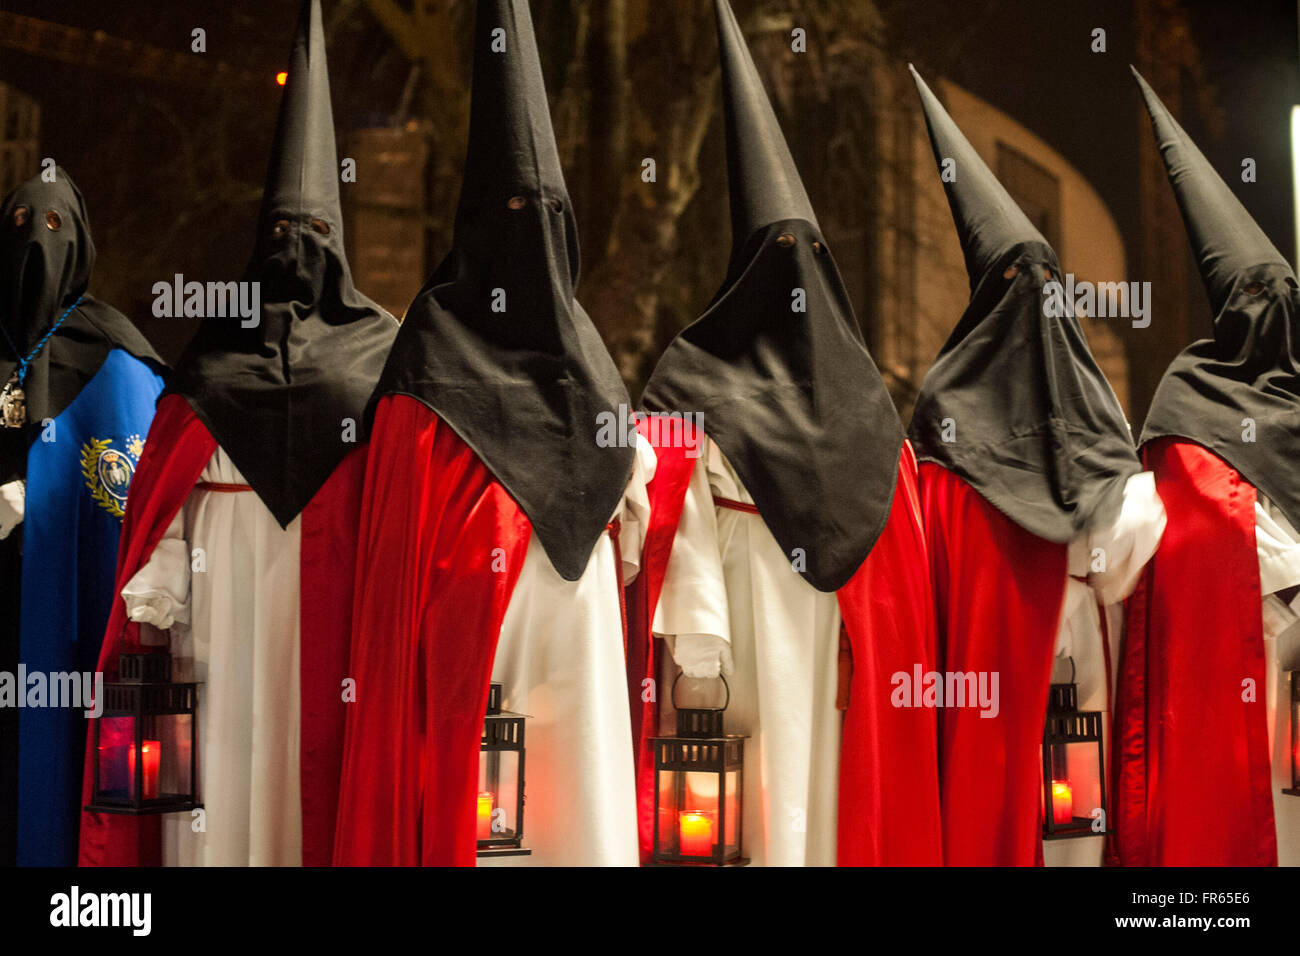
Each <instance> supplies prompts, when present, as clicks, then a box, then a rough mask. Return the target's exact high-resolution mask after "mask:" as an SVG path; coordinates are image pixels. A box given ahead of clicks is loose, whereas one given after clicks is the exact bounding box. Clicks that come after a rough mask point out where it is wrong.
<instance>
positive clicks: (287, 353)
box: [167, 0, 397, 527]
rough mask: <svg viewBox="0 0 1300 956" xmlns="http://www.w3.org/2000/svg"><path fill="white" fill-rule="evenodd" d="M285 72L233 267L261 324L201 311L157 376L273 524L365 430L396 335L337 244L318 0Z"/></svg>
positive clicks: (304, 14)
mask: <svg viewBox="0 0 1300 956" xmlns="http://www.w3.org/2000/svg"><path fill="white" fill-rule="evenodd" d="M288 73H289V76H288V80H287V82H286V83H285V88H284V98H283V100H282V101H281V103H280V116H279V123H278V126H277V128H276V133H275V142H274V144H273V146H272V148H271V160H270V164H269V168H268V170H267V178H266V188H265V191H264V193H263V196H262V208H261V212H260V214H259V216H258V234H257V241H256V247H255V251H254V254H253V258H252V261H251V262H250V263H249V266H248V269H247V270H246V271H245V273H244V281H246V282H250V281H251V282H260V283H261V316H260V322H259V323H258V324H257V325H256V326H253V327H250V328H243V327H242V324H241V323H242V320H241V319H240V318H239V317H238V316H237V315H236V316H234V317H225V318H220V317H213V316H209V317H207V318H206V319H205V320H204V322H203V324H202V325H201V326H200V328H199V331H198V332H197V334H196V335H195V336H194V339H193V340H192V341H191V342H190V344H189V346H188V347H187V348H186V350H185V353H184V355H182V357H181V360H180V362H179V363H178V364H177V368H176V371H175V373H174V374H173V375H172V378H171V381H170V382H169V383H168V387H167V392H168V393H175V394H178V395H183V396H185V398H186V400H188V402H189V403H190V406H191V407H192V408H193V409H194V413H195V414H196V415H197V416H198V417H199V419H200V420H201V421H202V422H203V424H204V425H206V426H207V428H208V430H209V431H210V432H212V435H213V437H214V438H216V440H217V442H218V444H220V445H221V447H222V448H223V449H225V451H226V453H227V454H228V455H230V458H231V460H232V461H233V462H234V463H235V466H236V467H237V468H238V469H239V470H240V472H241V473H242V474H243V475H244V478H245V479H246V480H247V481H248V483H249V485H250V486H251V487H252V488H253V490H254V491H255V492H256V493H257V495H258V497H259V498H261V500H262V502H263V503H264V504H265V505H266V507H267V508H268V509H269V510H270V512H271V514H272V515H274V516H275V519H276V521H278V522H279V523H280V525H281V526H282V527H283V526H287V525H288V524H289V522H291V521H292V520H293V519H294V518H295V517H296V516H297V515H298V513H299V512H300V511H302V509H303V508H304V507H305V506H306V505H307V503H308V502H309V501H310V500H311V499H312V497H313V496H314V495H315V494H316V492H317V491H319V490H320V488H321V486H322V485H323V484H324V483H325V481H326V479H328V478H329V476H330V474H331V473H332V472H333V471H334V469H335V468H336V467H337V466H338V464H339V462H340V461H342V460H343V458H344V456H345V455H347V453H348V452H349V451H351V450H352V449H353V448H356V447H357V442H360V441H362V440H364V435H363V434H362V427H363V424H364V423H363V417H364V412H365V406H366V401H367V400H368V399H369V397H370V393H371V390H372V389H373V388H374V386H375V382H376V381H377V380H378V378H379V373H380V371H381V369H382V368H383V364H384V360H385V358H386V357H387V355H388V350H389V348H390V347H391V345H392V342H393V338H394V336H395V335H396V334H397V320H396V319H394V318H393V317H392V316H391V315H389V314H388V313H387V312H385V311H384V310H383V309H382V308H380V307H379V306H378V305H376V304H375V303H374V302H372V301H370V299H368V298H366V297H365V296H364V295H362V294H361V293H360V292H358V291H357V290H356V288H355V287H354V286H353V284H352V273H351V270H350V269H349V267H348V261H347V256H346V254H345V252H344V247H343V217H342V210H341V206H340V203H339V165H338V157H337V154H336V152H335V147H334V117H333V111H332V110H331V107H330V92H329V70H328V67H327V65H326V61H325V35H324V31H323V29H322V26H321V10H320V2H319V0H304V3H303V4H302V7H301V10H300V13H299V19H298V29H297V36H296V38H295V40H294V45H293V51H292V54H291V56H290V61H289V70H288ZM345 420H351V421H352V422H353V423H354V425H353V428H352V430H351V432H346V431H345ZM347 438H351V439H353V440H352V441H349V440H346V439H347Z"/></svg>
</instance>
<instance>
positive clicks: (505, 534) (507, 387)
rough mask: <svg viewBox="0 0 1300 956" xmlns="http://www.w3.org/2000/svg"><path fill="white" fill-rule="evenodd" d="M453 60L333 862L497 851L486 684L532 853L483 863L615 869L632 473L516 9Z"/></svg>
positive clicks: (399, 354) (507, 814) (636, 547)
mask: <svg viewBox="0 0 1300 956" xmlns="http://www.w3.org/2000/svg"><path fill="white" fill-rule="evenodd" d="M473 42H474V78H473V100H472V106H471V111H470V129H469V147H468V151H467V156H466V165H465V178H464V183H463V185H462V187H461V198H460V205H459V208H458V209H457V214H456V227H455V239H454V242H453V244H452V249H451V251H450V252H449V253H448V255H447V258H446V259H445V260H444V261H443V263H442V264H441V265H440V266H439V267H438V269H437V271H435V272H434V274H433V276H432V277H431V278H430V279H429V281H428V282H427V283H426V285H425V287H424V288H423V289H422V290H421V291H420V293H419V294H418V295H417V296H416V298H415V301H414V302H412V303H411V307H410V309H409V310H408V311H407V314H406V319H405V321H404V322H403V325H402V331H401V333H400V334H399V335H398V339H397V342H396V344H395V345H394V347H393V351H392V355H391V356H390V357H389V360H388V364H387V366H386V367H385V369H384V374H383V376H382V378H381V380H380V384H379V386H378V388H377V389H376V391H375V404H374V412H373V415H374V428H373V433H372V434H373V439H372V440H373V453H372V458H371V462H370V465H369V469H368V472H367V476H366V492H365V503H364V506H363V517H362V532H361V551H360V560H359V576H358V579H357V612H356V618H355V627H354V629H355V632H356V638H355V643H354V650H353V658H352V671H351V673H352V675H353V676H354V677H355V678H356V680H357V695H358V696H357V703H356V704H355V705H354V706H353V707H352V708H351V709H350V713H349V722H348V742H347V755H346V760H345V765H344V771H343V794H342V803H341V805H340V812H339V845H338V853H337V855H336V862H339V863H345V864H425V865H448V864H451V865H467V866H472V865H474V863H475V860H476V854H478V844H477V840H478V836H477V834H478V833H479V831H478V823H477V814H478V813H479V812H480V810H483V812H484V813H485V816H484V820H486V819H487V816H486V814H487V812H489V811H490V814H491V818H492V821H493V827H494V829H493V830H492V831H491V832H492V833H498V834H499V833H502V832H510V833H517V832H518V829H519V825H520V822H521V821H519V820H517V819H515V813H516V804H515V803H514V802H513V801H512V800H511V799H509V797H508V795H507V794H506V793H498V792H493V790H492V789H491V784H490V783H489V782H488V781H487V780H486V779H485V778H483V777H481V776H480V767H479V747H480V739H481V737H482V734H483V719H484V714H485V711H486V707H487V702H488V692H489V683H490V682H495V683H500V684H501V685H502V693H503V706H504V707H505V709H507V710H509V711H513V712H517V713H525V714H528V715H530V717H531V719H530V720H529V722H528V725H527V739H526V744H527V783H526V786H527V820H526V821H525V822H526V826H525V827H524V828H523V833H522V840H523V847H522V849H525V850H531V851H532V854H531V856H521V855H513V856H506V857H502V861H504V862H516V863H525V864H529V863H531V864H537V865H578V864H585V865H602V864H635V863H636V860H637V854H636V814H635V795H634V790H633V777H632V774H633V769H632V753H631V746H630V738H631V728H630V724H629V718H628V703H627V698H626V696H625V694H624V692H623V679H624V678H623V645H624V635H623V625H622V614H621V601H620V598H621V594H622V582H623V576H624V573H625V570H626V571H628V572H629V573H632V572H634V571H635V567H636V563H635V561H636V558H637V556H639V554H640V530H639V529H640V528H642V527H644V523H645V518H646V514H645V509H646V507H647V504H646V500H645V488H644V483H645V475H644V471H645V469H647V468H653V464H654V456H653V453H652V452H651V451H650V449H649V447H648V446H647V447H645V448H644V449H643V450H641V451H639V450H638V448H637V446H636V442H635V432H634V430H631V429H629V428H627V427H626V422H625V421H623V419H625V418H626V416H627V406H628V404H629V400H628V396H627V392H626V390H625V389H624V387H623V384H622V381H621V380H620V378H619V376H618V373H617V371H616V369H615V367H614V363H613V360H612V359H611V358H610V356H609V354H608V352H607V351H606V350H605V347H604V346H603V345H602V344H601V341H600V338H599V336H598V335H597V333H596V330H595V328H594V326H593V325H592V323H591V320H590V319H589V318H588V317H587V315H586V313H585V312H584V311H583V309H582V307H581V306H580V305H579V304H578V302H577V300H576V299H575V298H574V286H575V284H576V282H577V276H578V240H577V230H576V225H575V220H574V217H573V212H572V209H571V208H570V204H569V196H568V192H567V191H566V189H565V186H564V177H563V175H562V173H561V170H560V162H559V155H558V152H557V150H556V146H555V137H554V133H553V132H552V129H551V120H550V113H549V110H548V107H547V100H546V90H545V88H544V86H543V83H542V71H541V64H540V62H539V60H538V54H537V46H536V41H535V39H534V36H533V26H532V20H531V17H530V15H529V11H528V4H527V2H526V0H482V2H480V3H479V5H478V12H477V21H476V25H475V32H474V41H473ZM628 431H632V435H631V436H629V435H628V434H627V432H628ZM629 439H631V440H629ZM620 544H621V550H622V554H623V555H624V559H620V557H619V552H620ZM485 788H487V789H485ZM485 795H486V796H485ZM484 800H486V801H487V803H486V804H485V803H484V802H483V801H484ZM492 852H494V853H495V852H497V851H492ZM515 852H517V851H515ZM484 858H485V859H486V857H484Z"/></svg>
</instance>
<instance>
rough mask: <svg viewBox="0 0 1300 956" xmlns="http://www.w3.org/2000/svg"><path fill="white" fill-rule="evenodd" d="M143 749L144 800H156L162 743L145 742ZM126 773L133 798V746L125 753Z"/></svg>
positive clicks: (155, 741) (154, 741) (156, 741)
mask: <svg viewBox="0 0 1300 956" xmlns="http://www.w3.org/2000/svg"><path fill="white" fill-rule="evenodd" d="M143 747H144V798H145V799H146V800H156V799H157V798H158V768H159V767H160V766H161V765H162V742H161V741H158V740H146V741H145V742H144V744H143ZM118 766H121V764H119V765H118ZM126 771H127V775H128V777H129V778H130V781H131V783H130V788H131V790H130V792H131V796H132V797H134V796H135V744H132V745H131V747H130V749H129V750H127V752H126Z"/></svg>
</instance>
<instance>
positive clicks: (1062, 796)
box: [1052, 780, 1074, 825]
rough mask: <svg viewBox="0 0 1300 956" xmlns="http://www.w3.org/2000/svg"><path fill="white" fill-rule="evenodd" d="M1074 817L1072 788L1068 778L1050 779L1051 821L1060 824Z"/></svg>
mask: <svg viewBox="0 0 1300 956" xmlns="http://www.w3.org/2000/svg"><path fill="white" fill-rule="evenodd" d="M1073 819H1074V788H1073V787H1071V786H1070V781H1068V780H1053V781H1052V822H1053V823H1055V824H1057V825H1060V824H1062V823H1069V822H1071V821H1072V820H1073Z"/></svg>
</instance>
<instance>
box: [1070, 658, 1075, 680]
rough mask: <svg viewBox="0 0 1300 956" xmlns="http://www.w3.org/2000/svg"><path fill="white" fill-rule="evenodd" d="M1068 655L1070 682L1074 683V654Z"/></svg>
mask: <svg viewBox="0 0 1300 956" xmlns="http://www.w3.org/2000/svg"><path fill="white" fill-rule="evenodd" d="M1069 657H1070V683H1071V684H1073V683H1074V655H1073V654H1071V655H1069Z"/></svg>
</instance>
